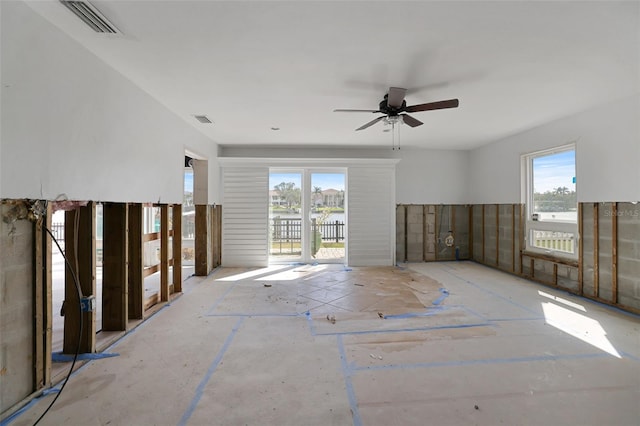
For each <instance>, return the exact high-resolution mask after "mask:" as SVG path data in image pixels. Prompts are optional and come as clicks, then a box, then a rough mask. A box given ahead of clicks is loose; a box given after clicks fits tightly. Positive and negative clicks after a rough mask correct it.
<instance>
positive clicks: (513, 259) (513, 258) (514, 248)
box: [511, 204, 516, 273]
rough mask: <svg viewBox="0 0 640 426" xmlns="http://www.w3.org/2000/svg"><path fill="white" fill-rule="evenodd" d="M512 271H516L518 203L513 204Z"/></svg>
mask: <svg viewBox="0 0 640 426" xmlns="http://www.w3.org/2000/svg"><path fill="white" fill-rule="evenodd" d="M511 272H514V273H515V272H516V205H515V204H511Z"/></svg>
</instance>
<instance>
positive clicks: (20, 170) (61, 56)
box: [0, 2, 218, 203]
mask: <svg viewBox="0 0 640 426" xmlns="http://www.w3.org/2000/svg"><path fill="white" fill-rule="evenodd" d="M1 3H2V5H1V7H2V14H1V19H2V28H1V31H2V34H1V38H2V45H1V51H2V74H1V78H2V81H1V83H2V88H3V90H2V112H1V114H2V116H1V119H2V130H1V132H2V133H1V138H2V148H1V149H2V159H1V171H0V173H1V175H2V177H1V181H2V186H1V187H0V196H1V197H3V198H43V199H54V198H56V197H58V196H59V195H60V194H65V195H66V197H68V198H69V199H81V200H100V201H128V202H150V201H153V202H156V201H158V200H160V201H161V202H163V203H179V202H182V195H183V186H182V180H183V178H182V174H183V170H184V169H183V167H184V150H185V148H186V149H189V150H191V151H194V152H199V153H201V154H202V155H203V156H204V157H206V158H207V159H209V160H210V163H212V167H213V168H214V169H215V167H216V166H215V158H216V153H217V146H216V144H215V143H213V142H212V141H211V140H210V139H208V138H207V137H205V136H204V135H202V134H201V133H200V132H198V131H197V130H196V129H195V128H194V127H192V126H190V125H189V124H187V123H186V122H185V121H184V120H183V119H182V118H180V117H178V116H176V115H175V114H174V113H173V112H171V111H169V110H168V109H167V108H166V107H164V106H163V105H162V104H160V103H159V102H158V101H156V100H155V99H154V98H152V97H151V96H150V95H148V94H147V93H146V92H144V91H142V90H141V89H140V88H138V87H137V86H136V85H134V84H133V83H132V82H131V81H129V80H128V79H126V78H125V77H124V76H122V75H121V74H119V73H118V72H116V71H115V70H113V69H112V68H111V67H109V66H108V65H106V64H105V63H104V62H103V61H101V60H100V59H99V58H97V57H96V56H95V55H93V54H92V53H91V52H89V51H87V50H86V49H85V48H84V47H83V46H81V45H80V44H78V43H77V42H75V41H74V40H72V39H71V38H69V37H68V36H67V35H66V34H64V33H63V32H62V31H60V30H59V29H58V28H56V27H54V26H53V25H52V24H50V23H49V22H48V21H46V20H45V19H43V18H42V17H41V16H40V15H38V14H37V13H35V12H34V11H32V10H31V9H30V8H29V7H28V6H26V5H25V4H23V3H22V2H1ZM113 42H114V43H118V42H122V40H118V39H114V40H113ZM217 175H218V172H217V169H215V170H214V173H210V174H209V176H210V179H211V184H210V185H209V188H210V194H209V195H210V197H209V198H210V199H209V202H216V201H217V200H218V193H217V182H216V181H215V179H216V177H217Z"/></svg>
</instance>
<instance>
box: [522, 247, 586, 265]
mask: <svg viewBox="0 0 640 426" xmlns="http://www.w3.org/2000/svg"><path fill="white" fill-rule="evenodd" d="M521 254H522V255H523V256H527V257H533V258H535V259H542V260H547V261H549V262H554V263H559V264H561V265H567V266H572V267H574V268H577V267H578V261H577V260H575V259H569V258H567V257H563V256H558V255H555V256H554V255H551V254H546V253H538V252H535V251H529V250H523V251H521Z"/></svg>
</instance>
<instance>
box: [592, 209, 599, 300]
mask: <svg viewBox="0 0 640 426" xmlns="http://www.w3.org/2000/svg"><path fill="white" fill-rule="evenodd" d="M599 214H600V213H599V211H598V203H593V296H594V297H600V295H599V293H600V291H599V290H600V288H599V287H600V267H599V264H598V261H599V258H600V247H599V246H600V232H599V230H598V225H599V219H600V218H599V217H598V216H599Z"/></svg>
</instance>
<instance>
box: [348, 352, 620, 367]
mask: <svg viewBox="0 0 640 426" xmlns="http://www.w3.org/2000/svg"><path fill="white" fill-rule="evenodd" d="M610 356H611V355H610V354H607V353H591V354H575V355H541V356H529V357H521V358H492V359H471V360H461V361H436V362H421V363H417V364H388V365H378V366H376V365H370V366H366V367H353V370H354V371H366V370H405V369H413V368H434V367H464V366H469V365H487V364H517V363H521V362H540V361H561V360H577V359H594V358H606V357H610Z"/></svg>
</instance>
